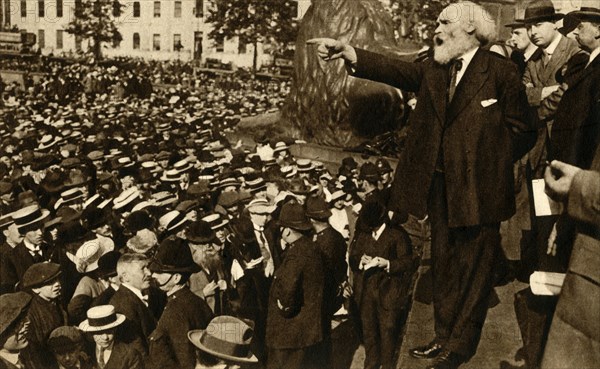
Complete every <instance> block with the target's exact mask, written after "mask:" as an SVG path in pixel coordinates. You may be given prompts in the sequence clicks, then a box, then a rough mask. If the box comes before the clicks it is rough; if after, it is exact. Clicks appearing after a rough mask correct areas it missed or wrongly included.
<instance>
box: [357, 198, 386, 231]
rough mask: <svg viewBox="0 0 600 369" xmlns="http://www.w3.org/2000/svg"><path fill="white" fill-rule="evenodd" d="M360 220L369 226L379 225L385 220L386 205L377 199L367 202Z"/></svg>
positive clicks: (361, 212)
mask: <svg viewBox="0 0 600 369" xmlns="http://www.w3.org/2000/svg"><path fill="white" fill-rule="evenodd" d="M358 218H359V219H358V221H359V222H360V223H362V224H364V225H366V226H367V227H369V228H375V227H379V226H380V225H382V224H383V222H384V221H385V207H384V206H383V205H382V204H381V203H380V202H377V201H370V202H367V203H366V204H365V205H364V206H363V208H362V209H361V211H360V214H359V216H358Z"/></svg>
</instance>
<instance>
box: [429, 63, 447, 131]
mask: <svg viewBox="0 0 600 369" xmlns="http://www.w3.org/2000/svg"><path fill="white" fill-rule="evenodd" d="M433 66H434V67H433V68H432V72H431V73H428V74H427V77H428V81H427V83H428V86H429V93H430V95H431V102H432V104H433V108H434V109H435V112H436V114H437V116H438V119H439V122H440V124H441V125H442V126H443V125H444V124H445V123H446V105H447V100H448V89H447V88H446V86H448V66H445V65H439V64H437V63H435V62H434V63H433Z"/></svg>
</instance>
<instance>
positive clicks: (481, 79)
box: [446, 49, 489, 124]
mask: <svg viewBox="0 0 600 369" xmlns="http://www.w3.org/2000/svg"><path fill="white" fill-rule="evenodd" d="M488 62H489V59H488V57H487V56H486V55H485V54H484V52H483V51H482V50H481V49H479V50H477V52H476V53H475V56H474V57H473V60H471V62H470V63H469V65H468V66H467V70H466V71H465V74H464V75H463V76H462V78H461V80H460V82H459V83H458V86H456V92H455V93H454V98H453V99H452V101H451V102H450V104H449V107H448V120H447V122H446V124H449V123H450V122H452V121H453V120H454V118H456V116H457V115H458V114H459V113H460V112H461V111H462V110H463V109H464V108H465V107H466V106H467V105H468V104H469V103H470V102H471V100H472V99H473V97H474V96H475V94H477V92H479V90H480V89H481V87H483V84H484V83H485V81H487V79H488V74H487V73H486V72H487V69H488Z"/></svg>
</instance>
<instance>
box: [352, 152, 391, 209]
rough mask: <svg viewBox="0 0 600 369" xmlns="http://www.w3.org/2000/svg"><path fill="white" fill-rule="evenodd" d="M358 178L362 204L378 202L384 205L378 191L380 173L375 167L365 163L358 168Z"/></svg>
mask: <svg viewBox="0 0 600 369" xmlns="http://www.w3.org/2000/svg"><path fill="white" fill-rule="evenodd" d="M358 178H359V179H360V180H362V191H363V192H361V193H360V195H361V197H362V199H363V203H364V204H366V203H367V202H372V201H378V202H381V203H382V204H385V202H384V199H383V198H382V197H381V194H380V190H379V181H380V180H381V172H380V171H379V168H377V165H375V164H373V163H371V162H366V163H364V164H363V165H362V166H361V167H360V173H359V175H358Z"/></svg>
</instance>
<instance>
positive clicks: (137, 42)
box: [133, 32, 140, 50]
mask: <svg viewBox="0 0 600 369" xmlns="http://www.w3.org/2000/svg"><path fill="white" fill-rule="evenodd" d="M133 49H134V50H139V49H140V34H139V33H137V32H135V33H134V34H133Z"/></svg>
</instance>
